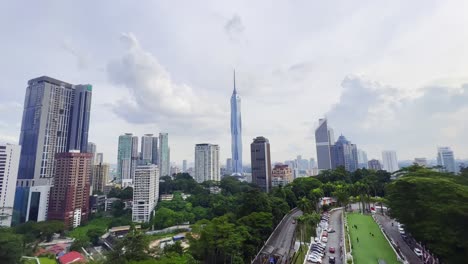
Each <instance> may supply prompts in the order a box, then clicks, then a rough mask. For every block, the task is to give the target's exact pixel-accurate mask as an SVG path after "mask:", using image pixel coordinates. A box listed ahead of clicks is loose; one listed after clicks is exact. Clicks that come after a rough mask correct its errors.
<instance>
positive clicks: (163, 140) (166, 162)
mask: <svg viewBox="0 0 468 264" xmlns="http://www.w3.org/2000/svg"><path fill="white" fill-rule="evenodd" d="M170 151H171V150H170V149H169V135H168V134H167V133H159V157H158V158H159V162H158V166H159V170H160V171H159V173H160V175H161V177H162V176H171V175H170V169H171V154H170Z"/></svg>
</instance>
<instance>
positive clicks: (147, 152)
mask: <svg viewBox="0 0 468 264" xmlns="http://www.w3.org/2000/svg"><path fill="white" fill-rule="evenodd" d="M152 162H153V134H145V135H144V136H142V137H141V164H143V165H146V164H151V163H152Z"/></svg>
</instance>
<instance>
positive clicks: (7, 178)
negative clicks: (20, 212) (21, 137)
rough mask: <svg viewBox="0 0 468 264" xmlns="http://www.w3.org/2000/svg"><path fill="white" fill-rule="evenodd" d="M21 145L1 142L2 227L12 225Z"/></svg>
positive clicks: (0, 206) (0, 213)
mask: <svg viewBox="0 0 468 264" xmlns="http://www.w3.org/2000/svg"><path fill="white" fill-rule="evenodd" d="M20 152H21V147H20V146H18V145H12V144H0V227H1V226H6V227H9V226H11V219H12V216H13V203H14V201H15V200H14V199H15V184H16V179H17V177H18V165H19V159H20Z"/></svg>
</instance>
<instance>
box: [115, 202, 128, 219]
mask: <svg viewBox="0 0 468 264" xmlns="http://www.w3.org/2000/svg"><path fill="white" fill-rule="evenodd" d="M124 208H125V203H124V202H122V200H117V201H115V202H113V203H112V215H113V216H114V217H120V216H122V215H124V214H125V210H124Z"/></svg>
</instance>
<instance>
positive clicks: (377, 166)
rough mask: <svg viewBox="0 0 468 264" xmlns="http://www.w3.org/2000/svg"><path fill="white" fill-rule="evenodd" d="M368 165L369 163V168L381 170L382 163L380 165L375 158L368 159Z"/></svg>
mask: <svg viewBox="0 0 468 264" xmlns="http://www.w3.org/2000/svg"><path fill="white" fill-rule="evenodd" d="M368 165H369V170H375V171H379V170H382V165H380V161H378V160H376V159H371V160H369V162H368Z"/></svg>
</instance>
